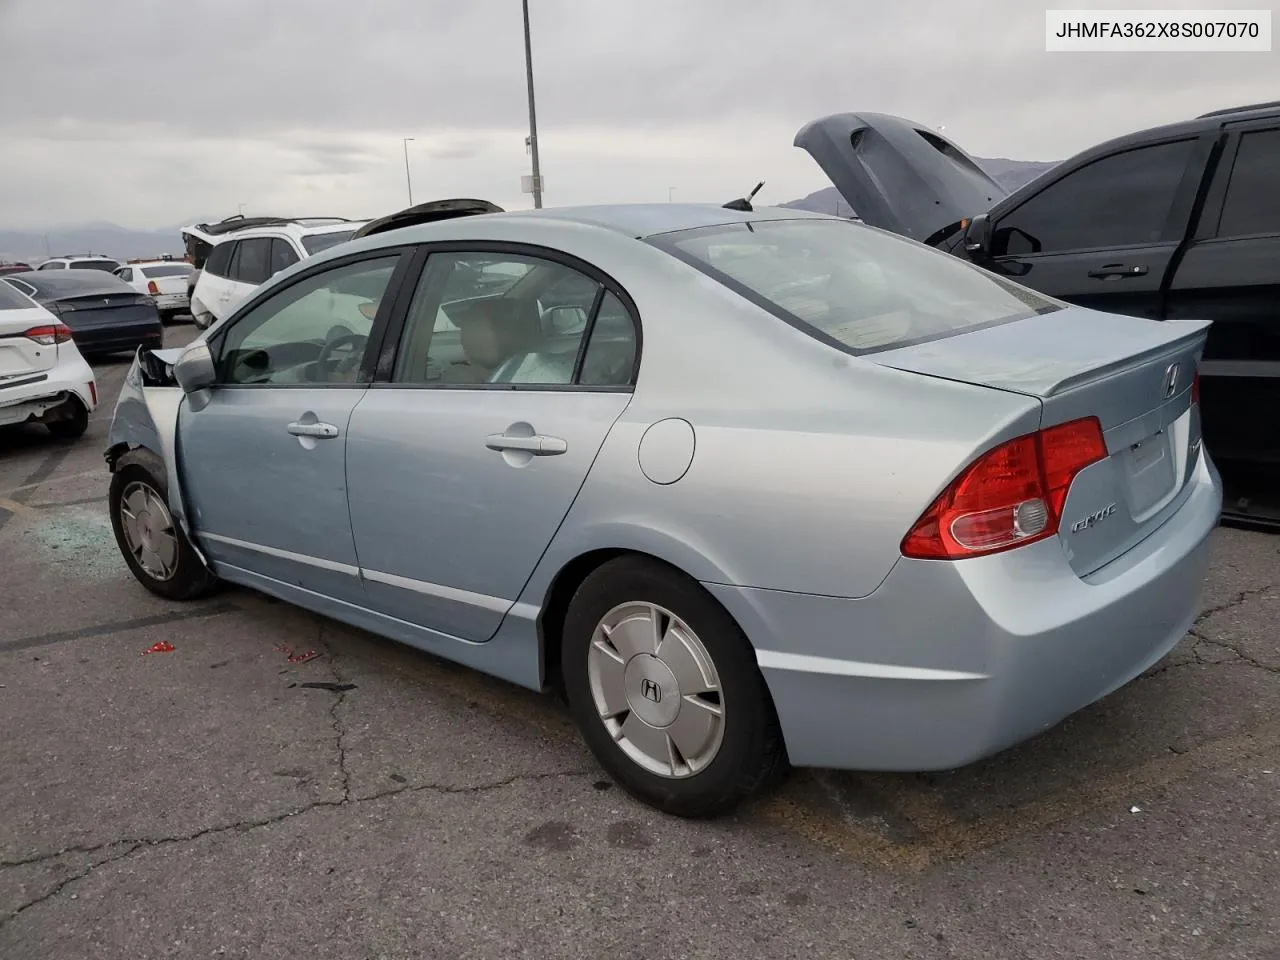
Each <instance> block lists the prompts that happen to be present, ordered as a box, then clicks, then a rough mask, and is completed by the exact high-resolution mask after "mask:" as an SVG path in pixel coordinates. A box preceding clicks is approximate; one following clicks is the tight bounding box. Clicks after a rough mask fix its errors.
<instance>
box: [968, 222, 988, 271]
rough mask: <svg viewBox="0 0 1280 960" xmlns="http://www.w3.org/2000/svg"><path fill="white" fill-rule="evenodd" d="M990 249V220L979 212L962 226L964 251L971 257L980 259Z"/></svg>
mask: <svg viewBox="0 0 1280 960" xmlns="http://www.w3.org/2000/svg"><path fill="white" fill-rule="evenodd" d="M990 250H991V221H990V220H989V219H988V218H987V215H986V214H985V213H980V214H978V215H977V216H976V217H973V218H972V219H971V220H970V221H969V225H968V226H967V227H965V228H964V252H965V253H967V254H968V255H969V257H970V258H971V259H974V260H981V259H983V258H985V257H987V256H988V255H989V253H990Z"/></svg>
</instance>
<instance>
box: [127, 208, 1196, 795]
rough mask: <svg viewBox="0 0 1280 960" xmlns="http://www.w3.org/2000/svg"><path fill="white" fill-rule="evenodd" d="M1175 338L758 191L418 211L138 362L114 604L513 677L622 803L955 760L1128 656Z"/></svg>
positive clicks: (1178, 486) (1188, 459)
mask: <svg viewBox="0 0 1280 960" xmlns="http://www.w3.org/2000/svg"><path fill="white" fill-rule="evenodd" d="M1207 327H1208V325H1207V324H1206V323H1203V322H1195V321H1183V322H1173V321H1170V322H1163V323H1158V322H1152V321H1147V320H1141V319H1136V318H1132V317H1124V316H1115V315H1110V314H1104V313H1098V312H1094V311H1091V310H1087V309H1083V308H1079V307H1071V306H1068V305H1066V304H1064V303H1061V302H1058V301H1055V300H1051V299H1048V298H1046V297H1045V296H1043V295H1041V294H1039V293H1035V292H1033V291H1031V290H1029V289H1026V288H1024V287H1021V286H1018V285H1016V284H1014V283H1011V282H1009V281H1007V280H1004V279H1001V278H998V277H996V276H994V275H992V274H990V273H987V272H985V271H983V270H981V269H980V268H977V267H974V266H972V265H970V264H967V263H965V262H963V261H961V260H959V259H957V258H955V257H951V256H948V255H946V254H943V253H940V252H938V251H936V250H933V249H931V248H929V247H926V246H924V245H922V244H919V243H917V242H915V241H912V240H907V239H904V238H902V237H899V236H896V235H893V234H890V233H886V232H883V231H880V230H877V229H875V228H872V227H869V226H866V225H863V224H859V223H854V222H850V221H848V220H844V219H838V218H834V217H826V216H820V215H816V214H805V213H803V212H799V211H795V210H781V209H758V210H746V211H740V210H728V209H724V208H721V207H717V206H712V205H708V206H700V205H699V206H694V205H688V206H685V205H679V204H657V205H636V206H614V207H596V208H579V209H558V210H542V211H536V212H534V211H528V212H519V213H481V214H477V215H458V216H454V217H453V218H451V219H446V220H443V221H439V222H435V223H430V224H426V225H411V226H406V227H401V228H397V229H389V230H387V231H385V232H381V233H376V234H373V235H370V236H365V237H362V238H358V239H356V240H353V241H351V242H349V243H347V244H344V245H342V246H341V247H338V248H335V249H334V250H331V251H326V252H325V253H322V254H320V255H318V256H316V257H313V258H310V259H308V260H305V261H303V262H302V263H300V264H297V265H295V266H294V267H291V268H290V269H288V270H286V271H285V272H283V273H281V274H280V275H278V276H276V277H275V278H273V279H272V280H271V281H269V282H268V283H267V284H265V285H264V286H263V287H262V288H261V289H260V290H258V291H257V292H256V293H255V294H254V296H253V297H252V299H251V300H249V301H248V302H247V303H246V304H245V305H244V306H242V307H241V308H240V309H238V310H237V311H236V312H235V313H234V314H232V315H231V316H230V317H229V318H228V319H227V320H226V321H225V322H223V323H221V324H219V325H218V326H217V327H216V328H214V329H213V330H211V331H210V332H209V333H208V334H207V335H206V336H205V337H204V338H203V339H201V340H199V341H197V342H196V343H194V344H192V345H191V346H189V347H187V348H186V349H185V350H183V351H182V352H181V353H180V355H179V353H178V352H177V351H172V352H169V351H150V352H148V351H142V352H141V353H140V354H139V357H138V358H137V360H136V361H135V363H134V366H133V368H132V369H131V371H130V373H129V376H128V380H127V383H126V385H125V388H124V390H123V392H122V394H121V397H120V400H119V404H118V406H117V409H116V413H115V419H114V422H113V424H112V428H111V436H110V448H109V450H108V451H107V459H108V462H109V463H110V465H111V469H112V471H113V473H114V476H113V478H112V484H111V515H112V520H113V524H114V527H115V531H116V536H117V538H118V540H119V544H120V547H121V550H122V552H123V554H124V558H125V560H126V562H127V563H128V565H129V567H130V569H131V570H132V571H133V573H134V575H135V576H136V577H137V578H138V579H139V580H140V581H141V582H142V583H143V585H145V586H146V587H147V588H149V589H150V590H152V591H154V592H155V593H157V594H160V595H161V596H165V597H170V598H174V599H183V600H187V599H192V598H194V597H198V596H200V595H202V594H205V593H206V592H208V591H209V590H211V589H213V588H214V587H215V585H216V584H217V582H218V581H219V580H225V581H230V582H233V583H237V584H242V585H244V586H248V587H252V588H254V589H256V590H260V591H263V592H265V593H268V594H272V595H275V596H277V597H281V598H284V599H286V600H289V601H291V602H293V603H296V604H299V605H301V606H304V607H307V608H310V609H312V610H314V611H317V612H319V613H321V614H325V615H327V616H331V617H334V618H336V619H339V620H343V621H346V622H347V623H350V624H354V625H356V626H358V627H363V628H365V629H368V630H371V631H373V632H375V633H378V634H382V635H384V636H386V637H390V638H393V639H395V640H399V641H403V642H405V643H408V644H411V645H413V646H415V647H420V648H422V649H423V650H428V651H430V652H432V653H435V654H439V655H441V656H444V657H448V658H450V659H453V660H456V661H459V662H461V663H464V664H468V665H470V666H472V667H475V668H476V669H479V670H482V671H485V672H486V673H490V674H493V675H495V676H498V677H502V678H505V679H507V680H510V681H512V682H514V683H517V684H521V685H524V686H527V687H531V688H533V689H545V688H551V687H555V686H562V687H563V692H564V694H565V697H566V699H567V701H568V704H569V707H570V709H571V711H572V713H573V716H574V718H575V719H576V721H577V723H578V725H579V727H580V729H581V731H582V735H583V737H584V738H585V739H586V741H587V744H588V745H589V746H590V748H591V750H592V751H593V752H594V754H595V756H596V757H597V759H598V760H599V762H600V763H601V765H602V766H604V767H605V768H606V769H607V771H608V772H609V773H610V774H611V775H612V776H613V777H614V778H616V780H617V781H618V782H619V783H620V784H622V785H623V786H624V787H625V788H626V789H627V790H629V791H630V792H631V793H633V794H634V795H636V796H638V797H640V798H642V799H644V800H645V801H647V802H649V803H651V804H653V805H655V806H657V807H659V808H661V809H663V810H666V811H669V812H671V813H674V814H678V815H683V816H706V815H713V814H717V813H721V812H724V811H726V810H728V809H730V808H731V807H733V805H734V804H735V803H737V802H738V801H740V800H742V799H743V798H744V797H746V796H747V795H749V794H751V793H752V792H753V791H756V790H758V789H759V788H761V787H762V786H764V785H765V784H767V783H769V782H770V781H771V780H772V779H773V778H774V776H775V775H777V774H779V773H780V772H781V771H782V770H783V769H784V768H785V767H786V765H787V763H788V762H789V763H791V764H795V765H804V766H821V767H835V768H857V769H864V770H900V771H921V770H936V769H946V768H953V767H956V766H959V765H963V764H967V763H970V762H972V761H974V760H977V759H979V758H981V757H984V756H987V755H989V754H991V753H993V752H996V751H999V750H1001V749H1003V748H1005V747H1007V746H1009V745H1011V744H1014V743H1016V742H1018V741H1020V740H1023V739H1025V738H1027V737H1030V736H1033V735H1034V734H1037V733H1039V732H1040V731H1043V730H1045V729H1046V728H1048V727H1050V726H1052V725H1053V724H1055V723H1057V722H1058V721H1059V720H1061V719H1062V718H1063V717H1065V716H1067V715H1068V714H1070V713H1072V712H1073V711H1076V710H1078V709H1080V708H1081V707H1084V706H1085V705H1087V704H1089V703H1091V702H1093V701H1095V700H1097V699H1099V698H1100V697H1103V696H1105V695H1106V694H1107V693H1109V692H1111V691H1113V690H1115V689H1116V688H1117V687H1120V686H1121V685H1123V684H1125V683H1126V682H1128V681H1129V680H1131V679H1132V678H1134V677H1135V676H1137V675H1138V674H1139V673H1141V672H1142V671H1143V670H1145V669H1146V668H1148V667H1150V666H1151V665H1152V664H1153V663H1155V662H1156V661H1158V660H1159V659H1160V658H1161V657H1163V656H1164V655H1165V654H1166V653H1167V652H1168V651H1169V650H1170V649H1171V648H1172V647H1173V646H1174V645H1175V644H1176V643H1177V642H1178V641H1179V639H1180V638H1181V637H1182V636H1183V635H1184V633H1185V631H1186V630H1187V628H1188V626H1189V625H1190V624H1191V622H1192V620H1193V618H1194V617H1195V615H1196V613H1197V611H1198V608H1199V604H1200V595H1201V585H1202V579H1203V576H1204V573H1205V568H1206V564H1207V562H1208V555H1209V550H1208V545H1207V543H1206V538H1207V536H1208V534H1209V532H1210V530H1211V529H1212V528H1213V526H1214V525H1215V523H1216V521H1217V518H1218V514H1219V509H1220V507H1221V486H1220V482H1219V479H1218V476H1217V473H1216V471H1215V469H1214V467H1213V465H1212V463H1211V462H1210V460H1209V457H1208V456H1207V454H1206V452H1205V451H1204V450H1203V449H1202V448H1201V443H1200V426H1199V412H1198V406H1197V387H1196V365H1197V360H1198V356H1199V354H1200V351H1201V348H1202V345H1203V343H1204V338H1205V331H1206V329H1207Z"/></svg>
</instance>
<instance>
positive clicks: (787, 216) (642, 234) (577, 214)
mask: <svg viewBox="0 0 1280 960" xmlns="http://www.w3.org/2000/svg"><path fill="white" fill-rule="evenodd" d="M477 219H483V220H486V221H489V220H516V219H519V220H531V219H533V220H555V221H560V222H569V223H577V224H582V225H584V226H590V227H598V228H601V229H605V230H610V231H612V232H614V233H621V234H624V235H626V236H629V237H634V238H636V239H645V238H646V237H653V236H657V235H659V234H663V233H674V232H676V231H680V230H696V229H699V228H702V227H715V226H721V225H723V224H733V223H747V222H749V221H760V220H810V219H813V220H835V219H845V218H843V217H841V218H837V217H832V216H829V215H828V214H824V213H812V212H810V211H808V210H793V209H790V208H787V207H757V208H756V209H755V210H753V211H750V212H744V211H739V210H729V209H726V208H725V207H723V206H721V205H719V204H714V203H622V204H601V205H596V206H576V207H544V208H543V209H541V210H509V211H506V212H503V213H484V214H477V215H476V216H471V217H462V218H456V219H448V220H441V221H437V222H434V223H423V224H415V225H413V226H409V227H401V228H400V229H398V230H389V231H387V232H386V233H382V234H375V235H374V237H372V238H370V239H376V238H380V237H385V238H394V239H395V241H396V242H397V243H404V242H409V243H415V242H427V241H429V240H432V239H435V238H437V237H438V236H439V235H440V234H442V233H443V234H448V233H449V232H450V224H454V225H456V224H457V223H459V222H469V221H474V220H477ZM419 238H420V239H419ZM326 252H327V251H326Z"/></svg>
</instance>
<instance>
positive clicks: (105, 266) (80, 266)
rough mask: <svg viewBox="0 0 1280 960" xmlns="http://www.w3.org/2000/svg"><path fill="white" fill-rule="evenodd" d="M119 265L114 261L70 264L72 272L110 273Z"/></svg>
mask: <svg viewBox="0 0 1280 960" xmlns="http://www.w3.org/2000/svg"><path fill="white" fill-rule="evenodd" d="M118 266H120V264H118V263H116V262H115V261H114V260H76V261H74V262H73V263H71V264H70V267H71V269H72V270H101V271H103V272H104V273H112V272H114V271H115V269H116V267H118Z"/></svg>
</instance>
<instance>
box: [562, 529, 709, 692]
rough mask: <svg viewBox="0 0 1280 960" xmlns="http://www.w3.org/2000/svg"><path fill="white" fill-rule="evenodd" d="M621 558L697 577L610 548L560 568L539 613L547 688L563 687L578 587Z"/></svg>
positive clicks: (648, 557) (632, 552) (643, 554)
mask: <svg viewBox="0 0 1280 960" xmlns="http://www.w3.org/2000/svg"><path fill="white" fill-rule="evenodd" d="M619 557H643V558H645V559H646V560H652V561H653V562H655V563H660V564H662V565H663V566H664V567H666V568H667V569H669V570H670V571H671V572H672V573H673V574H675V575H676V576H679V577H683V578H685V579H686V580H689V581H691V582H693V583H697V580H696V579H695V578H694V577H691V576H690V575H689V574H688V573H686V572H685V571H684V570H681V569H680V568H679V567H677V566H676V565H675V564H673V563H669V562H668V561H666V560H663V559H662V558H661V557H657V556H654V555H653V554H651V553H646V552H645V551H643V550H628V549H623V548H620V547H610V548H606V549H601V550H592V551H590V552H588V553H584V554H582V555H580V556H577V557H574V558H573V559H572V560H570V561H569V562H568V563H566V564H565V565H564V567H562V568H561V570H560V572H559V573H558V574H556V576H555V579H553V580H552V581H551V586H550V587H549V588H548V589H547V599H546V602H544V603H543V605H542V611H541V613H539V615H538V639H539V642H540V643H541V646H542V678H543V685H544V686H545V687H550V688H553V689H555V690H556V691H557V692H559V691H560V689H561V677H560V647H561V641H562V639H563V629H564V621H565V616H566V615H567V614H568V612H569V604H570V602H571V601H572V600H573V595H574V594H575V593H577V592H578V588H579V587H580V586H582V583H583V581H584V580H586V579H587V577H589V576H591V574H593V573H594V572H595V571H596V570H598V569H600V568H601V567H602V566H604V565H605V564H606V563H608V562H609V561H610V560H616V559H618V558H619Z"/></svg>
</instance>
